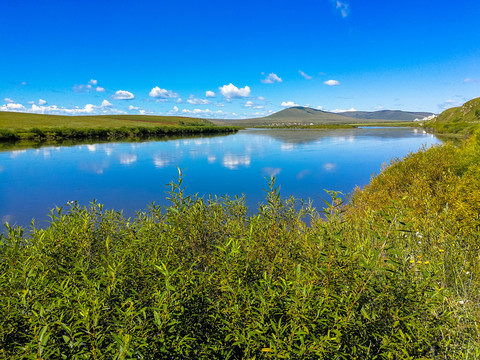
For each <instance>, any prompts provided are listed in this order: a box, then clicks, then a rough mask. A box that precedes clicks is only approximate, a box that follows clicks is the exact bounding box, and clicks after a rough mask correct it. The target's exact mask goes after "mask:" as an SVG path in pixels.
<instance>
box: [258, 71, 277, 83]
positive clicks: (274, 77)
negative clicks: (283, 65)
mask: <svg viewBox="0 0 480 360" xmlns="http://www.w3.org/2000/svg"><path fill="white" fill-rule="evenodd" d="M262 75H264V74H263V73H262ZM260 81H261V82H262V83H263V84H273V83H276V82H278V83H281V82H282V81H283V80H282V78H280V77H278V76H277V74H274V73H270V74H268V75H267V77H266V78H265V79H262V80H260Z"/></svg>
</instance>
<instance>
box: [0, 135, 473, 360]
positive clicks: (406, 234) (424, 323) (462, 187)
mask: <svg viewBox="0 0 480 360" xmlns="http://www.w3.org/2000/svg"><path fill="white" fill-rule="evenodd" d="M479 149H480V147H479V139H478V138H476V137H472V138H470V139H469V140H468V141H466V142H465V143H464V144H462V146H460V147H455V146H453V145H451V144H447V145H443V146H438V147H433V148H430V149H426V150H422V151H420V152H418V153H415V154H411V155H409V156H407V157H406V158H405V159H403V160H396V161H394V162H393V163H392V164H391V165H390V166H389V167H388V168H386V169H385V170H384V171H382V173H380V174H379V175H378V176H377V177H375V178H374V179H373V180H372V182H371V184H370V185H368V186H367V187H366V188H365V189H363V190H362V189H358V190H357V191H356V192H355V193H354V194H353V196H352V200H351V203H350V204H349V205H347V206H342V204H341V201H340V200H339V198H338V197H337V194H336V193H335V192H330V194H331V195H332V200H331V203H330V205H328V206H327V207H326V209H325V211H324V213H321V212H320V213H319V212H317V211H316V210H314V209H312V208H310V207H309V206H308V205H307V206H305V205H304V206H300V208H299V205H300V202H299V201H298V200H294V199H292V198H288V199H285V198H282V197H281V196H280V193H279V189H278V188H277V187H275V184H274V182H273V181H271V182H270V184H269V186H268V187H267V191H266V198H265V202H264V204H263V205H261V206H260V207H259V208H258V210H257V212H256V213H254V214H253V215H251V216H249V215H247V208H246V206H245V202H244V199H242V198H240V199H228V198H221V199H217V198H212V199H204V198H200V197H197V196H196V195H193V196H187V195H186V194H185V192H184V187H183V177H182V175H181V174H180V177H179V179H178V181H174V182H172V183H171V184H170V190H169V192H168V193H167V196H168V198H169V199H170V202H171V204H170V206H168V207H166V208H162V207H160V206H151V207H150V208H149V210H148V211H146V212H143V213H139V214H138V215H137V216H136V217H134V218H130V219H126V218H124V217H123V216H122V214H121V213H119V212H116V211H106V210H104V209H103V208H102V206H101V205H98V204H91V205H90V206H88V207H82V206H80V205H78V204H77V203H69V204H67V206H66V207H65V209H61V208H57V209H55V210H53V211H52V213H51V219H52V220H51V224H50V226H49V227H48V228H46V229H35V228H33V229H31V230H26V229H21V228H8V226H7V228H8V234H6V235H5V236H4V237H3V239H2V240H3V241H2V244H1V246H0V254H1V259H2V261H1V266H2V276H1V277H0V301H1V302H2V304H5V305H4V306H3V307H2V308H1V309H0V355H1V356H3V357H6V358H8V357H10V358H12V357H28V356H33V355H36V356H41V357H43V358H49V357H50V358H51V357H57V355H59V354H61V355H63V356H66V357H67V358H69V357H74V356H78V355H83V356H85V357H95V356H96V357H106V358H112V357H115V356H125V357H147V358H148V357H151V358H158V357H168V358H175V357H176V358H205V359H207V358H208V359H211V358H218V359H220V358H221V359H229V358H230V359H235V358H252V357H256V358H267V357H270V356H271V357H281V356H289V357H290V358H298V359H304V358H308V357H315V358H324V359H329V358H332V357H334V356H338V355H339V354H340V355H341V356H343V357H345V358H362V359H372V358H375V357H378V358H388V357H392V358H411V359H416V358H446V359H468V358H477V357H478V356H479V355H480V347H479V346H478V343H479V340H480V339H479V331H478V319H479V313H478V308H479V306H478V305H479V304H480V298H479V295H478V294H479V293H480V284H479V281H478V277H477V274H478V273H480V265H479V264H480V261H479V259H478V248H479V245H480V235H479V231H478V229H479V217H478V214H479V213H480V197H479V196H480V195H479V194H480V180H479V179H480V176H479V175H480V167H479V163H480V161H479V160H480V150H479ZM305 220H308V221H309V223H310V226H306V223H305Z"/></svg>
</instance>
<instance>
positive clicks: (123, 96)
mask: <svg viewBox="0 0 480 360" xmlns="http://www.w3.org/2000/svg"><path fill="white" fill-rule="evenodd" d="M112 99H114V100H133V99H135V95H133V94H132V93H131V92H130V91H126V90H118V91H117V92H116V93H115V94H113V95H112Z"/></svg>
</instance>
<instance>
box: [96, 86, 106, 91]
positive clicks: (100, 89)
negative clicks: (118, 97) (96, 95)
mask: <svg viewBox="0 0 480 360" xmlns="http://www.w3.org/2000/svg"><path fill="white" fill-rule="evenodd" d="M95 91H96V92H105V88H103V87H101V86H97V87H96V88H95Z"/></svg>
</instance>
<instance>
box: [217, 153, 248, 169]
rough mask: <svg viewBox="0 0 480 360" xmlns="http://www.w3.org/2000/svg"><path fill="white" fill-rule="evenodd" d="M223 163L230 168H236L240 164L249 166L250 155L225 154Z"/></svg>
mask: <svg viewBox="0 0 480 360" xmlns="http://www.w3.org/2000/svg"><path fill="white" fill-rule="evenodd" d="M222 164H223V166H225V167H226V168H227V169H230V170H236V169H238V167H239V166H245V167H249V166H250V155H234V154H225V156H224V157H223V161H222Z"/></svg>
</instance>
